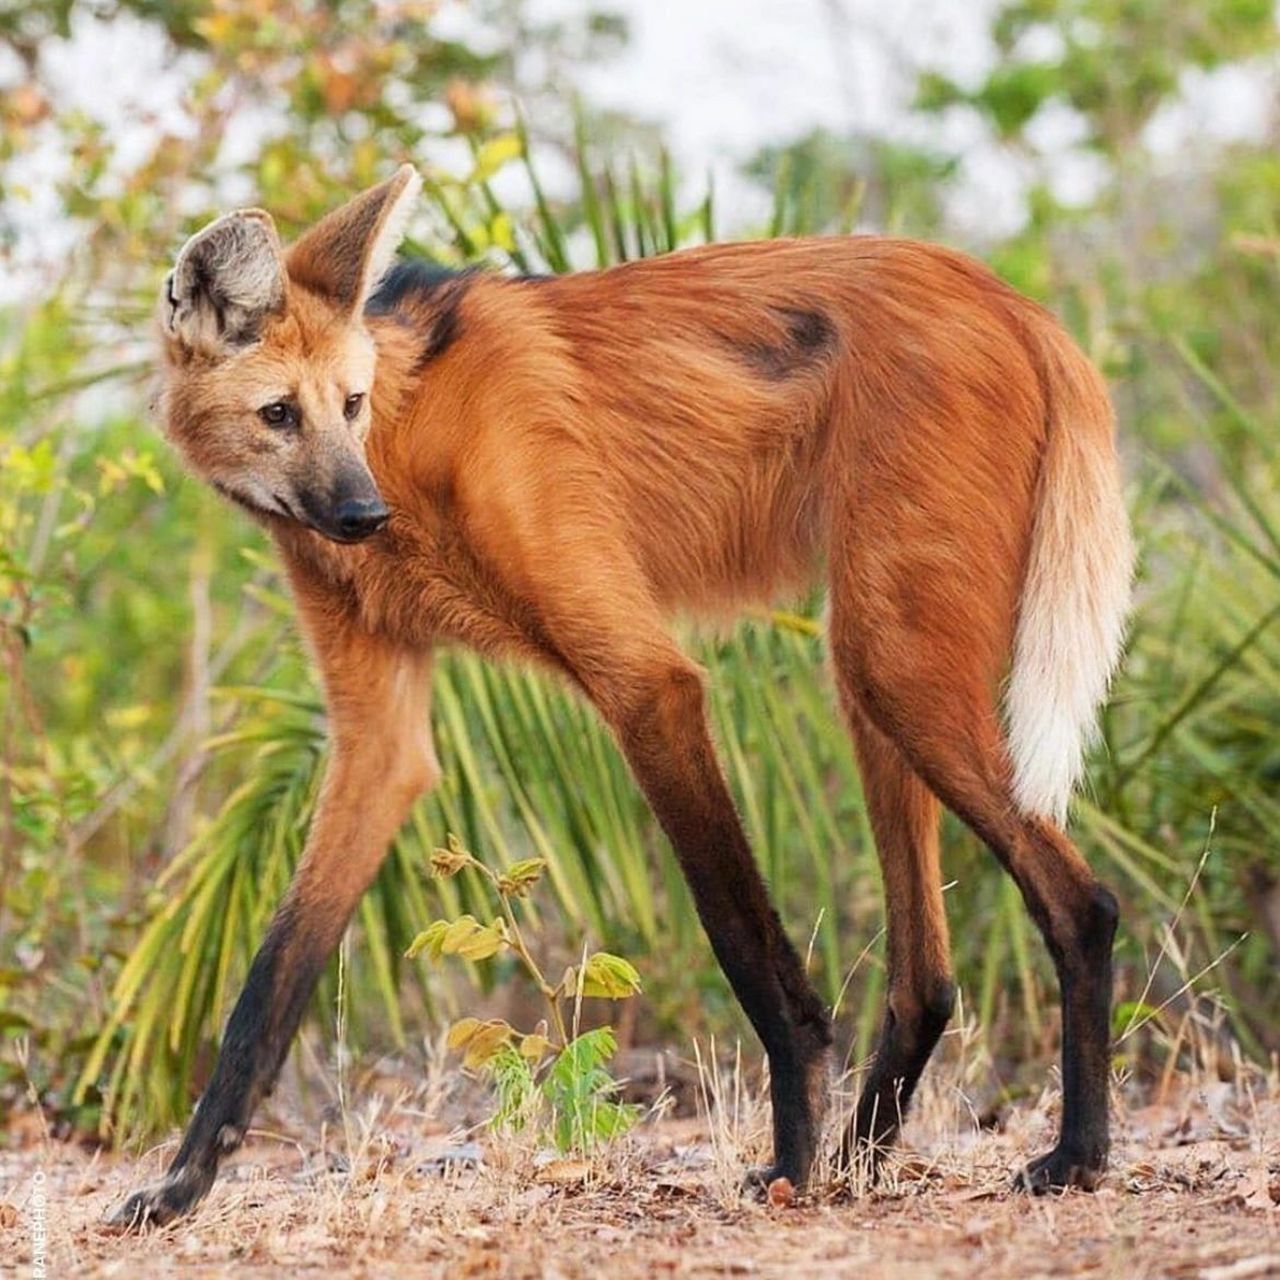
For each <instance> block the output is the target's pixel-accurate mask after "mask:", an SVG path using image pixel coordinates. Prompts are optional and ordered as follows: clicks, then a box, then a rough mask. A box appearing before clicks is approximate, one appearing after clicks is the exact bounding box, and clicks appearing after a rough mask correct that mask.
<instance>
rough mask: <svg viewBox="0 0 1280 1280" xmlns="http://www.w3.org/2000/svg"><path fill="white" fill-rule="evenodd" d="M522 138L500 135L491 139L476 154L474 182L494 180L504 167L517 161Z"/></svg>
mask: <svg viewBox="0 0 1280 1280" xmlns="http://www.w3.org/2000/svg"><path fill="white" fill-rule="evenodd" d="M521 150H522V148H521V145H520V137H519V135H518V134H515V133H500V134H499V135H498V136H497V137H496V138H490V139H489V141H488V142H486V143H484V145H483V146H481V147H480V148H479V150H477V152H476V163H475V168H474V169H472V171H471V181H472V182H484V181H486V180H487V179H489V178H492V177H493V175H494V174H495V173H497V172H498V170H499V169H501V168H502V166H503V165H505V164H507V163H509V162H510V161H512V160H514V159H516V157H517V156H519V155H520V153H521Z"/></svg>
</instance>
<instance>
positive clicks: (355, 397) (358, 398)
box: [342, 391, 364, 422]
mask: <svg viewBox="0 0 1280 1280" xmlns="http://www.w3.org/2000/svg"><path fill="white" fill-rule="evenodd" d="M362 404H364V392H363V391H357V392H355V393H354V394H352V395H349V396H348V397H347V402H346V404H344V405H343V406H342V412H343V413H345V414H346V415H347V421H348V422H350V421H351V420H352V419H353V418H354V417H355V416H356V414H358V413H359V412H360V406H361V405H362Z"/></svg>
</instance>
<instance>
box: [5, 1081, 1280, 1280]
mask: <svg viewBox="0 0 1280 1280" xmlns="http://www.w3.org/2000/svg"><path fill="white" fill-rule="evenodd" d="M738 1088H739V1086H738V1085H737V1084H736V1083H734V1084H732V1085H731V1086H729V1087H726V1088H724V1089H722V1090H720V1091H718V1092H717V1093H716V1094H714V1095H710V1094H709V1095H708V1097H709V1101H707V1102H706V1105H705V1106H704V1107H703V1108H702V1109H701V1114H700V1115H698V1116H693V1117H689V1118H685V1119H670V1118H666V1119H654V1120H653V1121H651V1122H649V1123H646V1124H645V1125H643V1126H642V1127H641V1128H640V1129H638V1130H637V1131H636V1132H635V1133H634V1134H633V1135H631V1136H630V1137H629V1138H628V1139H626V1140H625V1141H623V1142H622V1143H620V1144H617V1145H616V1146H615V1147H614V1148H613V1149H611V1150H610V1151H609V1152H607V1153H606V1154H604V1155H601V1156H597V1157H594V1158H592V1159H591V1160H589V1161H582V1160H573V1159H550V1158H548V1157H547V1156H546V1155H545V1154H543V1155H539V1154H538V1153H537V1152H535V1151H533V1150H532V1149H531V1148H530V1147H529V1146H528V1145H526V1144H523V1143H522V1142H520V1141H516V1140H508V1139H500V1138H498V1137H495V1136H493V1135H491V1134H489V1133H487V1132H486V1131H483V1130H480V1131H471V1132H468V1131H466V1130H460V1129H457V1128H454V1129H447V1128H446V1127H445V1125H444V1124H443V1123H442V1122H441V1120H440V1119H439V1118H438V1112H437V1110H436V1106H435V1104H434V1103H433V1102H431V1101H430V1100H429V1099H424V1096H423V1095H422V1093H419V1094H417V1095H415V1096H405V1095H401V1096H400V1097H399V1098H398V1099H397V1100H395V1101H394V1102H393V1103H390V1104H389V1103H387V1102H386V1101H385V1099H384V1100H381V1101H379V1099H378V1096H377V1095H376V1093H374V1094H373V1095H372V1097H371V1100H370V1101H368V1102H367V1103H365V1104H364V1106H363V1109H360V1108H355V1109H353V1110H350V1111H348V1110H342V1111H340V1112H339V1111H333V1110H331V1112H330V1120H329V1123H328V1124H327V1125H326V1124H321V1123H317V1124H310V1123H308V1124H298V1125H297V1126H296V1127H295V1128H294V1129H293V1131H292V1132H290V1133H288V1134H287V1136H286V1135H284V1134H281V1133H276V1134H273V1135H260V1136H258V1137H257V1138H256V1139H255V1140H254V1141H252V1142H251V1143H250V1144H249V1145H248V1146H247V1147H246V1148H245V1149H244V1150H243V1151H242V1152H241V1153H240V1154H239V1155H238V1156H237V1157H236V1158H235V1159H234V1160H233V1161H232V1162H229V1164H228V1166H227V1167H226V1169H225V1171H224V1174H223V1176H222V1178H221V1179H220V1180H219V1183H218V1185H217V1187H216V1188H215V1190H214V1192H213V1193H212V1195H211V1196H210V1198H209V1200H208V1201H207V1202H206V1203H205V1204H204V1206H202V1208H201V1209H200V1211H199V1212H198V1213H197V1215H196V1216H195V1217H194V1218H192V1219H190V1220H189V1221H187V1222H183V1223H179V1224H176V1225H174V1226H172V1227H169V1228H166V1229H164V1230H162V1231H152V1232H150V1233H148V1234H147V1235H145V1236H142V1237H140V1238H139V1237H121V1236H118V1235H115V1234H112V1233H111V1232H109V1231H108V1230H107V1229H106V1227H105V1226H104V1221H103V1220H104V1216H105V1215H106V1214H107V1212H108V1211H109V1210H110V1209H111V1208H113V1207H114V1206H116V1205H118V1204H119V1203H120V1202H121V1201H122V1200H123V1199H124V1197H125V1195H126V1194H127V1193H128V1192H129V1191H130V1190H131V1189H133V1188H134V1187H136V1186H138V1185H139V1184H140V1183H141V1182H143V1181H145V1180H147V1179H150V1178H153V1177H154V1176H156V1174H157V1173H158V1172H159V1171H160V1170H161V1168H162V1167H163V1163H164V1161H165V1160H166V1159H167V1158H168V1156H169V1155H170V1154H171V1151H172V1146H171V1145H166V1146H164V1147H161V1148H157V1149H156V1150H155V1151H153V1152H150V1153H147V1154H146V1155H145V1156H142V1157H140V1158H127V1157H120V1156H107V1155H103V1154H91V1153H89V1152H87V1151H86V1150H84V1149H83V1148H82V1147H79V1146H76V1145H73V1144H67V1143H60V1142H56V1141H53V1140H51V1139H49V1138H48V1137H47V1136H46V1135H44V1134H43V1132H42V1131H41V1129H40V1127H39V1125H38V1123H37V1122H36V1120H35V1118H33V1120H32V1125H31V1127H30V1132H29V1134H28V1135H27V1138H26V1140H25V1141H23V1140H22V1139H21V1135H10V1138H11V1142H12V1143H15V1144H16V1145H13V1146H11V1148H10V1149H8V1150H3V1151H0V1272H2V1273H3V1274H6V1275H7V1274H14V1275H18V1276H27V1275H41V1276H43V1275H46V1274H47V1275H48V1276H51V1277H53V1276H75V1277H82V1276H85V1277H87V1276H120V1277H126V1278H127V1280H137V1278H139V1277H145V1276H153V1275H156V1276H159V1275H181V1276H197V1277H200V1276H236V1277H249V1276H264V1277H291V1276H312V1275H315V1276H330V1275H335V1276H359V1277H365V1276H368V1277H381V1276H401V1275H410V1276H429V1277H434V1276H440V1277H444V1276H448V1277H450V1280H461V1278H463V1277H513V1278H524V1277H539V1278H541V1277H548V1278H564V1280H577V1278H578V1277H581V1278H583V1280H587V1278H591V1280H594V1278H595V1277H611V1278H613V1277H616V1278H617V1280H633V1278H639V1277H649V1276H659V1277H661V1276H668V1275H670V1276H719V1275H724V1276H732V1275H744V1276H762V1277H770V1276H788V1277H791V1276H795V1277H806V1276H822V1277H843V1276H850V1277H853V1276H857V1277H859V1278H860V1280H881V1278H883V1280H897V1278H898V1277H920V1276H926V1277H927V1276H937V1277H946V1278H950V1277H964V1276H982V1277H984V1280H997V1278H999V1277H1006V1276H1008V1277H1019V1280H1024V1278H1026V1277H1036V1276H1054V1277H1058V1276H1089V1277H1111V1276H1116V1277H1124V1278H1125V1280H1144V1278H1146V1277H1166V1276H1168V1277H1203V1278H1204V1280H1252V1278H1253V1277H1266V1276H1280V1097H1278V1096H1277V1090H1276V1088H1275V1083H1274V1081H1272V1082H1270V1084H1268V1082H1266V1081H1265V1080H1257V1079H1255V1080H1254V1082H1253V1083H1252V1084H1249V1085H1243V1084H1241V1083H1239V1082H1237V1083H1235V1084H1230V1085H1228V1084H1219V1083H1217V1082H1214V1083H1211V1084H1200V1085H1195V1084H1192V1083H1181V1084H1177V1085H1175V1086H1173V1087H1172V1088H1170V1087H1168V1082H1166V1089H1165V1097H1164V1099H1163V1101H1162V1102H1161V1103H1160V1104H1159V1105H1151V1106H1146V1107H1143V1108H1141V1109H1139V1110H1132V1111H1129V1112H1127V1113H1125V1114H1122V1115H1121V1116H1120V1118H1119V1130H1120V1132H1119V1134H1118V1141H1117V1146H1116V1150H1115V1153H1114V1156H1113V1161H1112V1172H1111V1173H1110V1175H1109V1177H1108V1179H1107V1181H1106V1182H1105V1183H1104V1185H1103V1187H1102V1189H1100V1190H1099V1191H1098V1192H1096V1193H1095V1194H1092V1195H1087V1194H1083V1193H1077V1192H1073V1193H1069V1194H1066V1195H1061V1196H1052V1197H1046V1198H1043V1199H1028V1198H1025V1197H1021V1196H1016V1195H1013V1194H1011V1193H1010V1191H1009V1178H1010V1172H1011V1171H1012V1170H1013V1169H1015V1168H1016V1167H1017V1166H1018V1165H1019V1163H1020V1162H1021V1161H1023V1160H1025V1159H1026V1158H1027V1156H1029V1155H1031V1154H1034V1153H1035V1152H1036V1151H1038V1150H1040V1149H1043V1147H1045V1146H1046V1145H1048V1143H1049V1142H1050V1139H1051V1135H1052V1131H1053V1128H1054V1125H1055V1123H1056V1116H1055V1114H1054V1113H1055V1107H1056V1099H1055V1098H1054V1096H1053V1095H1052V1094H1047V1095H1046V1097H1045V1098H1044V1099H1042V1100H1041V1102H1040V1104H1039V1105H1037V1106H1027V1107H1023V1108H1019V1109H1016V1110H1014V1111H1012V1112H1011V1113H1009V1114H1008V1115H1007V1116H1006V1117H1005V1118H1004V1120H1003V1122H1002V1125H1001V1128H1000V1130H999V1131H991V1130H986V1129H979V1128H978V1127H977V1126H975V1125H974V1124H973V1122H972V1119H971V1118H970V1119H969V1120H967V1121H965V1120H964V1119H963V1117H964V1116H965V1115H971V1113H969V1112H968V1111H967V1109H966V1108H965V1107H964V1106H959V1107H958V1106H957V1105H956V1103H955V1100H954V1097H952V1096H951V1094H952V1092H953V1091H951V1090H944V1089H943V1088H941V1087H940V1086H938V1085H937V1084H935V1086H934V1093H933V1102H932V1104H930V1101H929V1099H928V1098H927V1097H926V1099H925V1105H924V1106H923V1107H922V1108H921V1114H920V1116H919V1117H918V1118H917V1119H916V1120H914V1121H913V1122H912V1124H911V1126H910V1127H909V1129H908V1133H907V1142H906V1145H905V1150H904V1152H903V1154H902V1155H900V1156H897V1157H895V1160H894V1164H893V1167H892V1169H891V1171H890V1174H889V1176H888V1177H887V1178H886V1179H885V1180H884V1181H883V1182H882V1184H881V1185H880V1186H878V1187H876V1188H874V1189H867V1188H855V1189H854V1190H853V1192H852V1193H850V1192H849V1191H848V1190H845V1191H844V1192H843V1193H840V1194H835V1193H831V1192H823V1191H819V1192H816V1193H814V1194H812V1195H810V1196H807V1197H803V1198H801V1199H800V1200H799V1201H798V1202H797V1203H796V1204H794V1205H791V1206H771V1205H768V1204H762V1203H757V1202H755V1201H753V1200H750V1199H744V1198H743V1197H742V1196H741V1195H740V1194H739V1191H738V1183H739V1179H740V1177H741V1173H742V1170H743V1168H744V1166H745V1165H746V1164H747V1163H749V1161H750V1159H751V1157H753V1156H755V1155H758V1154H759V1153H760V1151H761V1149H762V1147H763V1138H764V1125H765V1115H764V1109H763V1108H762V1107H761V1106H760V1105H759V1103H758V1102H757V1101H755V1100H747V1101H744V1100H743V1098H742V1096H740V1094H739V1092H738ZM958 1116H959V1117H961V1119H957V1117H958ZM42 1193H43V1205H42V1204H41V1194H42ZM41 1223H42V1225H43V1229H44V1231H45V1233H46V1236H45V1241H46V1243H45V1257H46V1259H47V1270H46V1271H45V1272H38V1271H37V1270H36V1263H37V1261H38V1260H37V1258H36V1257H35V1256H34V1255H33V1246H34V1245H35V1244H36V1243H37V1242H38V1229H39V1225H40V1224H41Z"/></svg>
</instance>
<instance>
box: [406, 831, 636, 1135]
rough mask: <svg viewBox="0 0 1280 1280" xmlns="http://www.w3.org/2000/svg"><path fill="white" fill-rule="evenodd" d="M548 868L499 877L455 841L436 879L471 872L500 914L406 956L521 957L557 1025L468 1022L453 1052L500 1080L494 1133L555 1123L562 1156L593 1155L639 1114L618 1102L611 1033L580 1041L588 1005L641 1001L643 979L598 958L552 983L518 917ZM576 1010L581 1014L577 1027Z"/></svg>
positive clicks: (460, 1026)
mask: <svg viewBox="0 0 1280 1280" xmlns="http://www.w3.org/2000/svg"><path fill="white" fill-rule="evenodd" d="M546 865H547V864H546V861H545V860H544V859H542V858H526V859H524V860H523V861H521V862H515V863H512V864H511V866H509V867H507V868H506V869H505V870H504V871H501V872H496V871H493V870H492V869H491V868H489V867H487V866H485V864H484V863H483V862H481V861H480V860H479V859H478V858H476V857H475V856H474V855H473V854H471V853H470V852H469V851H468V850H467V849H465V848H464V847H463V846H462V844H461V842H460V841H459V840H458V839H457V837H456V836H452V835H451V836H450V837H449V840H448V844H447V846H446V847H445V848H442V849H437V850H436V851H435V852H434V853H433V854H432V856H431V870H432V872H433V873H434V874H435V875H436V876H439V877H440V878H442V879H448V878H449V877H451V876H455V875H457V874H458V872H460V871H462V870H463V869H464V868H466V867H470V868H472V869H473V870H475V871H477V872H479V873H480V875H481V877H482V878H483V879H484V881H485V882H486V883H487V884H488V886H489V887H490V889H491V890H492V892H493V894H494V896H495V898H496V899H497V902H498V907H499V911H500V914H499V915H497V916H496V917H495V918H494V919H493V920H492V921H491V922H489V923H488V924H483V923H481V922H480V921H479V920H477V919H476V918H475V917H474V916H472V915H463V916H459V917H458V918H457V919H456V920H436V921H434V922H432V923H431V924H430V925H428V926H427V928H425V929H424V930H423V931H422V932H421V933H420V934H418V936H417V937H416V938H415V939H414V940H413V942H412V944H411V945H410V947H409V950H408V951H407V952H406V953H405V954H406V955H407V956H408V957H409V958H412V957H414V956H417V955H420V954H422V953H423V952H425V953H426V954H427V956H428V957H429V958H430V959H432V960H440V959H442V958H443V957H444V956H459V957H460V958H462V959H464V960H487V959H489V958H490V957H491V956H495V955H497V954H498V953H499V952H502V951H506V952H509V953H510V954H511V955H512V956H514V958H515V959H516V961H517V963H518V964H519V965H520V967H521V968H522V969H523V970H524V972H525V973H526V974H527V975H528V976H529V978H530V979H531V980H532V982H533V984H534V985H535V986H536V987H537V988H538V990H539V992H541V994H542V997H543V999H544V1000H545V1001H546V1004H547V1011H548V1015H549V1017H548V1018H547V1019H544V1020H543V1021H541V1022H539V1023H538V1025H537V1026H536V1027H535V1028H534V1029H533V1030H532V1031H529V1032H521V1031H518V1030H517V1029H516V1028H515V1027H513V1026H511V1024H510V1023H508V1022H506V1021H505V1020H503V1019H502V1018H488V1019H481V1018H462V1019H460V1020H459V1021H458V1022H455V1023H454V1025H453V1026H452V1027H451V1028H450V1029H449V1037H448V1045H449V1048H450V1049H454V1050H456V1051H458V1052H460V1053H461V1054H462V1055H463V1059H462V1060H463V1064H464V1065H465V1066H467V1067H472V1068H483V1069H485V1070H487V1071H488V1072H489V1073H490V1075H491V1076H492V1078H493V1081H494V1086H495V1088H496V1090H497V1094H498V1110H497V1112H496V1114H495V1115H494V1117H493V1123H494V1125H495V1126H497V1127H499V1128H504V1129H509V1130H510V1129H524V1128H527V1127H530V1126H541V1125H543V1124H547V1126H548V1129H549V1134H550V1137H551V1139H552V1140H553V1141H554V1143H555V1145H556V1147H557V1148H558V1149H559V1150H560V1151H562V1152H568V1151H587V1150H590V1149H592V1148H593V1147H596V1146H598V1145H600V1144H602V1143H605V1142H608V1141H610V1140H611V1139H613V1138H616V1137H619V1136H621V1135H622V1134H624V1133H626V1132H627V1130H629V1129H630V1128H631V1126H632V1125H634V1124H635V1122H636V1120H637V1118H638V1116H639V1112H640V1109H639V1108H638V1107H635V1106H630V1105H627V1104H625V1103H621V1102H618V1101H616V1100H615V1099H616V1095H617V1092H618V1087H619V1086H618V1083H617V1081H615V1080H614V1079H613V1077H612V1076H611V1075H610V1074H609V1072H608V1070H607V1067H606V1064H607V1063H608V1062H609V1060H610V1059H611V1058H612V1057H613V1055H614V1053H615V1051H616V1050H617V1047H618V1042H617V1040H616V1038H615V1037H614V1034H613V1030H612V1028H610V1027H597V1028H596V1029H595V1030H592V1031H584V1032H582V1033H581V1034H579V1032H578V1018H579V1014H580V1012H581V1007H582V1001H583V1000H584V999H586V998H600V999H605V1000H625V999H628V998H629V997H631V996H634V995H636V994H638V993H639V991H640V989H641V988H640V975H639V974H638V973H637V972H636V970H635V967H634V966H633V965H632V964H631V963H630V962H629V961H627V960H624V959H623V958H622V957H621V956H616V955H612V954H610V953H609V952H607V951H597V952H595V953H593V954H592V955H584V959H583V961H582V963H581V964H579V965H570V966H569V967H568V968H567V969H566V970H565V971H564V975H563V976H562V977H561V979H560V981H559V982H557V983H555V984H552V983H551V982H550V981H549V980H548V979H547V977H546V975H545V974H544V973H543V971H542V968H541V967H540V966H539V964H538V962H537V961H536V960H535V959H534V957H533V954H532V952H531V951H530V950H529V947H528V945H527V943H526V941H525V937H524V934H523V932H522V931H521V928H520V921H519V918H518V916H517V913H516V909H515V901H516V899H517V898H527V897H528V896H529V895H530V893H532V891H533V889H534V887H535V886H536V885H537V883H538V881H539V880H540V879H541V878H542V873H543V871H544V870H545V869H546ZM567 1009H571V1011H572V1017H571V1019H570V1020H569V1021H568V1022H567V1021H566V1010H567ZM570 1027H572V1034H570Z"/></svg>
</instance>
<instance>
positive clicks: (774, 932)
mask: <svg viewBox="0 0 1280 1280" xmlns="http://www.w3.org/2000/svg"><path fill="white" fill-rule="evenodd" d="M619 736H620V738H621V740H622V745H623V748H624V750H625V752H626V754H627V758H628V760H629V762H630V764H631V767H632V769H633V771H634V772H635V775H636V778H637V780H638V781H639V783H640V785H641V788H642V789H643V790H644V792H645V795H646V797H647V799H648V800H649V803H650V805H651V806H652V808H653V810H654V813H655V814H656V816H657V818H658V821H659V822H660V823H661V824H662V827H663V829H664V830H665V831H666V833H667V836H668V838H669V839H670V841H671V844H672V846H673V848H674V850H675V853H676V857H677V859H678V860H679V863H680V867H681V869H682V871H683V872H684V875H685V878H686V880H687V882H688V884H689V887H690V890H691V892H692V894H693V899H694V903H695V905H696V907H697V911H698V915H699V918H700V919H701V921H702V923H703V926H704V927H705V929H706V931H707V936H708V938H709V940H710V942H711V947H712V950H713V951H714V952H715V955H716V958H717V960H719V962H720V966H721V968H722V969H723V970H724V973H725V976H726V977H727V978H728V980H729V984H730V985H731V986H732V988H733V991H734V994H735V995H736V996H737V998H738V1001H739V1003H740V1004H741V1005H742V1008H743V1010H744V1012H745V1013H746V1015H747V1018H748V1019H749V1020H750V1022H751V1025H752V1026H753V1027H754V1029H755V1031H756V1033H757V1035H759V1037H760V1040H761V1042H762V1043H763V1045H764V1048H765V1051H766V1053H767V1054H768V1058H769V1068H770V1089H771V1095H772V1101H773V1128H774V1165H773V1167H772V1169H771V1170H770V1171H769V1176H785V1177H788V1178H790V1179H791V1180H792V1181H793V1182H795V1183H796V1185H801V1184H802V1183H803V1182H804V1181H805V1179H806V1178H807V1176H808V1174H809V1170H810V1167H811V1165H812V1163H813V1158H814V1156H815V1154H816V1152H817V1146H818V1139H819V1132H820V1127H821V1120H822V1114H823V1111H824V1109H825V1103H826V1091H827V1087H828V1074H827V1073H828V1055H829V1049H830V1045H831V1039H832V1036H831V1023H830V1017H829V1015H828V1012H827V1009H826V1007H825V1005H824V1004H823V1002H822V1000H821V998H820V997H819V996H818V994H817V992H816V991H815V990H814V989H813V986H812V984H811V983H810V981H809V978H808V976H807V974H806V973H805V969H804V963H803V961H802V960H801V959H800V956H799V954H798V953H797V952H796V949H795V948H794V947H793V946H792V944H791V942H790V940H789V939H788V938H787V936H786V933H785V931H784V930H783V927H782V923H781V921H780V920H779V919H778V915H777V912H776V911H775V910H774V909H773V906H772V904H771V903H770V901H769V895H768V891H767V889H766V887H765V884H764V880H763V878H762V877H761V875H760V872H759V870H758V868H757V867H756V864H755V860H754V859H753V857H752V855H751V849H750V847H749V845H748V843H747V839H746V835H745V833H744V832H743V830H742V825H741V822H740V820H739V818H738V815H737V812H736V810H735V808H734V805H733V800H732V798H731V796H730V795H729V791H728V788H727V787H726V785H725V782H724V779H723V776H722V774H721V772H720V767H719V764H718V762H717V760H716V758H715V753H714V749H713V748H712V745H711V739H710V734H709V732H708V730H707V726H706V721H705V712H704V708H703V694H702V686H701V682H700V680H699V679H698V678H697V676H696V675H694V674H693V673H692V672H688V671H677V672H673V673H669V674H668V675H666V676H665V677H664V678H663V679H662V680H660V681H659V682H657V687H656V688H655V689H654V690H653V692H652V696H651V697H650V698H648V699H647V700H646V701H645V705H644V706H643V707H641V708H638V709H637V710H636V711H635V713H634V714H630V715H628V716H627V717H626V718H625V720H624V721H623V723H622V724H621V725H620V726H619Z"/></svg>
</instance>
